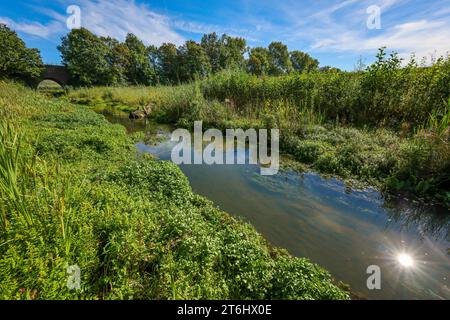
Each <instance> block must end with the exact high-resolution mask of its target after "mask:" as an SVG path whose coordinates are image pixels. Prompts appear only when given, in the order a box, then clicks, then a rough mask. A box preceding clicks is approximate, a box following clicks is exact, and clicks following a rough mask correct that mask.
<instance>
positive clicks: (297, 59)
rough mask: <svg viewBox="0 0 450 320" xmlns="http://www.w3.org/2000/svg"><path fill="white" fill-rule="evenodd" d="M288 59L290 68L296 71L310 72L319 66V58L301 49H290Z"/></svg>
mask: <svg viewBox="0 0 450 320" xmlns="http://www.w3.org/2000/svg"><path fill="white" fill-rule="evenodd" d="M290 59H291V64H292V68H293V69H294V70H295V71H296V72H311V71H313V70H317V69H318V68H319V60H317V59H314V58H312V57H311V56H310V55H309V54H307V53H305V52H302V51H292V52H291V53H290Z"/></svg>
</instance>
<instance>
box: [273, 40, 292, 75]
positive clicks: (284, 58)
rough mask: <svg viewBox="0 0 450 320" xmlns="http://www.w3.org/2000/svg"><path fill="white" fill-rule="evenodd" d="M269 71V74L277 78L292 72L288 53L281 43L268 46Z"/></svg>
mask: <svg viewBox="0 0 450 320" xmlns="http://www.w3.org/2000/svg"><path fill="white" fill-rule="evenodd" d="M269 53H270V70H269V74H270V75H274V76H278V75H282V74H286V73H289V72H291V71H292V65H291V60H290V59H289V51H288V48H287V46H286V45H284V44H282V43H281V42H272V43H271V44H270V45H269Z"/></svg>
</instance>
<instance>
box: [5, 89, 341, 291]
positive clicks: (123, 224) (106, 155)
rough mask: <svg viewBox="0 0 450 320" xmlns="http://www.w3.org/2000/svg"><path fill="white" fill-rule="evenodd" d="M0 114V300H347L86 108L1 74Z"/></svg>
mask: <svg viewBox="0 0 450 320" xmlns="http://www.w3.org/2000/svg"><path fill="white" fill-rule="evenodd" d="M170 93H171V92H169V93H168V94H170ZM194 93H195V91H194ZM177 103H180V102H177ZM13 114H14V117H12V116H11V115H13ZM0 115H2V117H1V118H0V123H1V125H0V133H1V139H0V200H1V201H0V217H1V220H0V223H1V224H0V298H1V299H270V298H276V299H348V298H349V295H348V294H347V293H346V292H343V291H342V290H340V289H338V288H337V287H336V286H335V285H334V284H333V283H332V279H331V277H330V275H329V274H328V272H326V271H325V270H323V269H322V268H320V267H318V266H317V265H314V264H312V263H311V262H309V261H308V260H306V259H300V258H294V257H292V256H290V255H288V254H287V253H286V252H282V251H279V250H277V249H274V248H272V247H270V246H269V245H268V244H267V243H266V241H265V240H264V239H263V238H262V237H261V236H260V235H259V234H258V233H257V232H256V231H255V229H254V228H253V227H251V226H250V225H248V224H246V223H243V222H241V221H238V220H236V219H234V218H232V217H231V216H230V215H228V214H227V213H224V212H222V211H220V210H219V209H217V208H216V207H215V206H214V205H213V204H212V203H211V202H209V201H208V200H206V199H204V198H202V197H200V196H198V195H195V194H194V193H193V192H192V190H191V188H190V186H189V183H188V181H187V178H186V177H185V176H184V175H183V174H182V172H181V170H180V169H179V168H178V167H177V166H175V165H174V164H172V163H169V162H164V161H156V160H154V159H152V158H149V157H143V156H142V155H139V154H137V152H136V150H135V149H134V147H133V145H132V141H131V138H130V137H129V136H127V135H126V133H125V130H124V128H123V127H121V126H118V125H111V124H109V123H108V122H107V121H105V120H104V119H103V117H102V116H100V115H97V114H95V113H94V112H92V111H90V110H88V109H86V108H85V107H83V106H75V105H71V104H69V103H67V102H65V101H64V100H49V99H46V98H45V97H44V96H41V95H39V94H36V93H34V92H32V91H29V90H24V89H23V88H22V87H20V86H18V85H14V84H9V83H4V82H0ZM74 264H76V265H78V266H79V267H80V270H81V289H80V290H69V289H68V288H67V286H66V283H67V280H68V274H67V267H68V266H70V265H74Z"/></svg>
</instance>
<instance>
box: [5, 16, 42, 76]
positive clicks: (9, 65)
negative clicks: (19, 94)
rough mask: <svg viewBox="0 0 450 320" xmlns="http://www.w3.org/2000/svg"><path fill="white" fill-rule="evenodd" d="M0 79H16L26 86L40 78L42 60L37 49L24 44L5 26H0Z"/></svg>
mask: <svg viewBox="0 0 450 320" xmlns="http://www.w3.org/2000/svg"><path fill="white" fill-rule="evenodd" d="M0 52H1V55H0V79H17V80H22V81H25V82H26V83H28V84H31V82H33V81H35V80H36V79H38V78H39V77H40V76H41V73H42V70H43V64H42V59H41V56H40V54H39V51H38V50H37V49H28V48H27V47H26V46H25V43H24V42H23V41H22V40H21V39H20V38H19V37H18V36H17V33H16V32H14V31H12V30H10V29H9V28H8V27H7V26H6V25H4V24H0Z"/></svg>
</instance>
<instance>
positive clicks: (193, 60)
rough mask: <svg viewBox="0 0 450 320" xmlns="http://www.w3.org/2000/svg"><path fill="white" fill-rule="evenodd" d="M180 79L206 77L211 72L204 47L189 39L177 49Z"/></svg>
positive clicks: (188, 79)
mask: <svg viewBox="0 0 450 320" xmlns="http://www.w3.org/2000/svg"><path fill="white" fill-rule="evenodd" d="M179 66H180V73H179V76H180V80H181V81H190V80H194V79H195V78H196V77H200V78H203V77H206V76H208V75H209V73H210V72H211V64H210V62H209V57H208V55H207V54H206V52H205V49H203V47H202V46H201V45H199V44H198V43H196V42H195V41H192V40H189V41H186V43H185V44H184V45H183V46H182V47H180V49H179Z"/></svg>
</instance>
